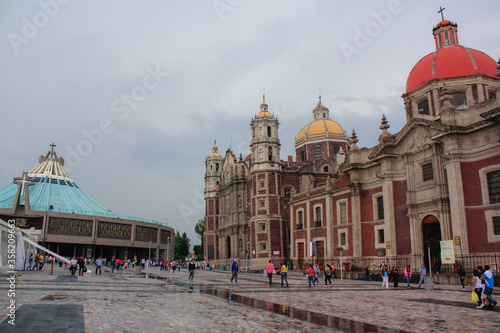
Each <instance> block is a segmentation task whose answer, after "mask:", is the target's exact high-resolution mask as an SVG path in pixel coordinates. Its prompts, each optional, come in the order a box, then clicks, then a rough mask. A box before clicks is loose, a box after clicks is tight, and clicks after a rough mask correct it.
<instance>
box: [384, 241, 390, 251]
mask: <svg viewBox="0 0 500 333" xmlns="http://www.w3.org/2000/svg"><path fill="white" fill-rule="evenodd" d="M385 247H386V248H388V249H390V248H391V242H390V241H387V242H385Z"/></svg>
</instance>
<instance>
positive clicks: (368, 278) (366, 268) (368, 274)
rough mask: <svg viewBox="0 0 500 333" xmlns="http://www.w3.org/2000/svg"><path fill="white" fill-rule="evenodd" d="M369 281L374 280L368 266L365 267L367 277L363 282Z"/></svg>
mask: <svg viewBox="0 0 500 333" xmlns="http://www.w3.org/2000/svg"><path fill="white" fill-rule="evenodd" d="M368 280H370V281H371V280H372V278H371V277H370V270H369V269H368V266H366V267H365V277H364V278H363V281H368Z"/></svg>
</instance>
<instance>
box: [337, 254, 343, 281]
mask: <svg viewBox="0 0 500 333" xmlns="http://www.w3.org/2000/svg"><path fill="white" fill-rule="evenodd" d="M337 250H339V251H340V283H342V277H343V276H342V275H343V274H342V273H343V265H342V251H344V248H342V247H338V248H337Z"/></svg>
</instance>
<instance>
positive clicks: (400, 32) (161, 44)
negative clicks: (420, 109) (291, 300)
mask: <svg viewBox="0 0 500 333" xmlns="http://www.w3.org/2000/svg"><path fill="white" fill-rule="evenodd" d="M439 6H442V7H445V8H446V10H445V11H444V15H445V19H449V20H452V21H454V22H457V23H458V26H459V41H460V44H462V45H464V46H467V47H471V48H475V49H478V50H481V51H483V52H485V53H487V54H488V55H490V56H491V57H493V58H494V59H498V57H499V56H500V35H499V34H498V31H499V23H498V13H499V12H500V2H498V1H497V0H491V1H477V2H473V1H445V0H442V1H441V2H440V3H437V2H435V1H408V0H401V1H393V0H391V1H369V2H368V1H332V0H330V1H326V0H324V1H319V0H318V1H312V0H309V1H308V0H296V1H295V0H282V1H272V0H266V1H258V0H246V1H245V0H213V1H209V0H207V1H194V0H193V1H168V0H162V1H160V0H157V1H125V0H120V1H118V0H116V1H91V0H86V1H77V0H73V1H70V0H64V1H63V0H40V1H15V0H4V1H1V2H0V36H1V39H0V142H1V144H0V156H1V157H0V186H2V187H3V186H5V185H7V184H9V183H10V182H11V181H12V178H13V177H19V176H21V173H22V171H29V170H31V169H32V168H33V167H34V166H35V165H36V164H37V162H38V157H39V156H40V155H42V154H46V153H47V152H48V151H49V149H50V147H49V144H51V143H52V142H55V144H56V145H57V147H56V151H57V153H58V154H59V156H62V157H64V158H65V159H66V168H67V169H68V171H69V172H70V175H71V176H72V178H73V179H74V180H75V182H77V183H78V184H79V185H80V187H82V188H83V189H84V190H85V191H86V193H87V194H88V195H90V196H91V197H92V198H93V199H94V200H96V201H97V202H99V203H100V204H101V205H102V206H104V207H106V208H107V209H110V210H112V211H113V212H115V213H118V214H128V215H133V216H138V217H144V218H150V219H155V220H157V221H159V222H162V223H165V222H166V223H167V224H168V225H169V226H171V227H174V228H175V229H177V230H179V231H180V232H181V233H182V232H184V231H186V232H187V233H188V235H189V236H190V238H191V239H192V244H197V243H200V242H199V240H198V238H197V236H196V234H195V233H194V225H195V223H196V222H197V221H198V220H199V219H201V218H203V215H204V203H203V191H204V173H205V165H204V163H205V158H206V156H207V155H208V154H210V153H211V150H212V145H213V142H214V139H216V140H217V145H218V146H219V152H220V153H221V154H222V155H224V153H225V151H226V150H227V149H228V148H231V149H232V150H233V151H234V152H235V153H236V155H237V156H239V154H240V153H241V154H242V155H243V156H244V157H245V156H246V155H247V154H248V153H249V152H250V149H249V143H250V121H251V119H252V116H254V115H255V114H256V113H258V111H259V105H260V103H261V101H262V94H263V91H264V89H265V93H266V101H267V103H268V104H269V109H270V111H271V112H272V113H274V114H275V115H277V117H278V119H279V120H280V140H281V148H282V151H281V157H282V158H283V159H286V156H287V155H295V154H294V140H295V137H296V135H297V133H298V132H299V131H300V129H301V128H302V127H303V126H304V125H306V124H307V123H308V122H310V121H311V120H312V113H311V111H312V109H313V108H314V107H315V105H316V103H317V101H318V95H319V93H320V90H321V95H322V101H323V104H324V105H325V106H327V107H328V108H329V109H330V116H331V118H332V119H333V120H335V121H337V122H338V123H339V124H340V125H341V126H342V127H343V129H344V130H345V131H346V132H347V133H348V134H349V135H350V134H351V132H352V130H353V129H354V130H355V131H356V133H357V135H358V139H359V140H360V142H359V143H358V146H366V147H372V146H374V145H376V144H377V138H378V136H379V134H380V130H379V128H378V126H379V125H380V119H381V117H382V114H385V116H386V117H387V119H388V121H389V124H390V125H391V127H390V129H389V132H391V133H396V132H398V131H399V130H400V129H401V128H402V126H403V125H404V123H405V121H406V119H405V112H404V108H403V102H402V99H401V94H402V93H404V92H405V84H406V79H407V76H408V73H409V72H410V70H411V69H412V67H413V66H414V65H415V63H416V62H417V61H418V60H419V59H420V58H422V57H423V56H425V55H426V54H428V53H431V52H433V51H434V50H435V45H434V39H433V36H432V27H433V26H435V25H436V24H437V23H438V22H439V21H441V16H440V14H438V13H437V11H438V10H439Z"/></svg>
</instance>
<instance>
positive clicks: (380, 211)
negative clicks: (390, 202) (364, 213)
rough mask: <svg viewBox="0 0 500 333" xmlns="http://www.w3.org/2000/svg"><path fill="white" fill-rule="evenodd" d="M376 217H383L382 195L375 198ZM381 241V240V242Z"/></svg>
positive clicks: (380, 218)
mask: <svg viewBox="0 0 500 333" xmlns="http://www.w3.org/2000/svg"><path fill="white" fill-rule="evenodd" d="M377 218H378V219H379V220H383V219H384V197H383V196H380V197H378V198H377ZM381 243H383V242H381Z"/></svg>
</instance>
